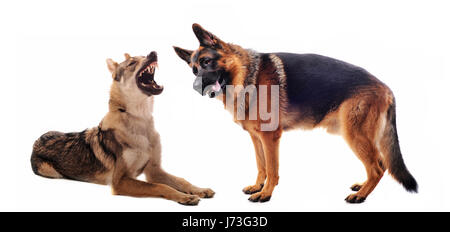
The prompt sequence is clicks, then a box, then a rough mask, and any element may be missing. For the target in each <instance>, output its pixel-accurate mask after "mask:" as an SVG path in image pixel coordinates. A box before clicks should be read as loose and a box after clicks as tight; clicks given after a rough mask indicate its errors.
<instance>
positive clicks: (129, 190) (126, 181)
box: [112, 176, 200, 205]
mask: <svg viewBox="0 0 450 232" xmlns="http://www.w3.org/2000/svg"><path fill="white" fill-rule="evenodd" d="M112 189H113V194H115V195H125V196H133V197H162V198H165V199H168V200H172V201H176V202H178V203H180V204H183V205H197V204H198V202H199V201H200V198H199V197H198V196H195V195H189V194H185V193H182V192H179V191H177V190H175V189H174V188H172V187H169V186H167V185H164V184H157V183H147V182H143V181H140V180H135V179H132V178H130V177H127V176H123V177H122V178H120V179H119V180H117V181H116V182H115V183H114V184H113V186H112Z"/></svg>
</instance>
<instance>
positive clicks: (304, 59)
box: [174, 24, 417, 203]
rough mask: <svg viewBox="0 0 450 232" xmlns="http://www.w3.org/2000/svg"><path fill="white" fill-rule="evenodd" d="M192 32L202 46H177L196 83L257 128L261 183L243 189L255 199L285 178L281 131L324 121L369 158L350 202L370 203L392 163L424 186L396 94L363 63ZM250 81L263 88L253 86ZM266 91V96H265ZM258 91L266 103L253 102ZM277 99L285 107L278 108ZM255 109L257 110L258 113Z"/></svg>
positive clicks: (401, 175)
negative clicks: (407, 159)
mask: <svg viewBox="0 0 450 232" xmlns="http://www.w3.org/2000/svg"><path fill="white" fill-rule="evenodd" d="M193 30H194V33H195V35H196V36H197V38H198V40H199V41H200V47H199V48H198V49H197V50H196V51H191V50H186V49H181V48H178V47H174V49H175V52H176V53H177V54H178V56H179V57H180V58H181V59H183V60H184V61H186V62H187V63H188V65H189V66H190V67H191V69H192V72H193V73H194V75H195V76H196V77H197V78H196V80H195V82H194V89H195V90H197V91H198V92H200V94H202V95H209V97H211V98H213V97H216V98H218V99H221V100H222V101H223V103H224V104H225V105H226V106H227V107H226V108H227V109H228V110H230V111H231V112H232V114H233V115H234V121H235V122H237V123H239V124H240V125H242V127H243V128H244V130H246V131H248V132H249V134H250V137H251V139H252V141H253V145H254V148H255V152H256V164H257V167H258V177H257V178H256V184H255V185H251V186H248V187H246V188H244V190H243V191H244V192H245V193H246V194H252V195H251V196H250V198H249V200H250V201H253V202H257V201H259V202H265V201H268V200H270V197H271V195H272V192H273V190H274V188H275V186H276V185H277V184H278V179H279V177H278V156H279V154H278V153H279V152H278V147H279V144H280V138H281V134H282V132H283V131H285V130H289V129H294V128H303V129H312V128H316V127H324V128H326V129H327V131H328V132H330V133H334V134H339V135H341V136H343V137H344V139H345V140H346V141H347V143H348V144H349V146H350V147H351V149H352V150H353V151H354V152H355V154H356V155H357V156H358V158H359V159H360V160H361V161H362V162H363V163H364V166H365V168H366V171H367V181H365V182H364V183H362V184H355V185H353V186H352V187H351V189H352V190H353V191H357V192H356V193H355V194H351V195H349V196H348V197H347V198H346V199H345V200H346V201H347V202H349V203H361V202H363V201H364V200H365V199H366V198H367V196H368V195H369V194H370V193H371V192H372V191H373V189H374V188H375V186H376V185H377V184H378V182H379V181H380V179H381V177H382V176H383V173H384V171H385V170H386V169H388V170H389V172H390V173H391V175H392V176H393V177H394V178H395V179H396V180H397V181H399V182H400V183H401V184H403V186H404V187H405V188H406V190H408V191H412V192H417V183H416V181H415V179H414V178H413V177H412V176H411V174H410V173H409V172H408V170H407V168H406V166H405V164H404V162H403V158H402V154H401V152H400V147H399V143H398V137H397V129H396V122H395V118H396V117H395V100H394V95H393V94H392V92H391V90H390V89H389V88H388V87H387V86H386V85H385V84H384V83H382V82H381V81H380V80H378V79H377V78H375V77H374V76H373V75H371V74H370V73H368V72H367V71H366V70H364V69H362V68H360V67H357V66H354V65H351V64H348V63H345V62H343V61H339V60H336V59H333V58H329V57H325V56H320V55H315V54H291V53H258V52H255V51H253V50H248V49H243V48H241V47H240V46H238V45H235V44H230V43H225V42H223V41H222V40H220V39H219V38H218V37H217V36H215V35H213V34H212V33H210V32H208V31H206V30H204V29H203V28H202V27H201V26H200V25H198V24H194V25H193ZM238 86H241V87H242V88H238ZM249 86H253V90H254V91H256V92H257V93H253V94H252V91H248V88H247V87H249ZM273 86H275V87H277V88H272V87H273ZM229 87H232V88H231V89H232V90H233V91H230V90H229ZM250 89H251V88H250ZM235 90H237V91H235ZM263 90H264V92H265V94H260V93H259V92H261V91H263ZM264 95H265V96H264ZM252 96H253V98H256V100H257V102H258V103H259V104H252V102H254V101H253V100H254V99H253V100H250V99H252ZM255 96H256V97H255ZM274 97H275V98H274ZM239 99H243V103H242V102H240V101H239ZM268 99H275V100H276V101H272V100H268ZM229 101H233V104H232V107H228V104H229ZM234 102H237V103H236V104H234ZM274 104H277V106H278V107H275V108H274V107H273V105H274ZM262 109H272V111H271V114H274V115H275V117H272V118H267V117H266V116H267V115H263V111H261V110H262ZM239 112H243V115H239ZM252 112H253V113H255V112H257V113H256V114H257V115H253V116H252ZM263 116H264V117H263ZM268 122H275V123H276V124H275V125H276V126H275V127H272V129H269V130H268V129H264V128H263V124H266V123H268ZM266 179H267V180H266Z"/></svg>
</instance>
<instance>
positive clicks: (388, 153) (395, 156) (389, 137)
mask: <svg viewBox="0 0 450 232" xmlns="http://www.w3.org/2000/svg"><path fill="white" fill-rule="evenodd" d="M386 116H387V118H386V119H387V121H386V128H385V131H384V135H383V138H382V139H381V146H382V148H383V154H384V156H385V164H386V166H387V169H388V171H389V173H390V174H391V175H392V176H393V177H394V178H395V179H396V180H397V181H398V182H400V183H401V184H402V185H403V187H405V189H406V190H407V191H408V192H417V191H418V190H417V188H418V186H417V182H416V180H415V179H414V177H413V176H412V175H411V173H409V171H408V169H407V168H406V166H405V163H404V162H403V158H402V153H401V152H400V145H399V142H398V135H397V125H396V115H395V102H394V103H392V104H391V106H389V109H388V111H387V115H386Z"/></svg>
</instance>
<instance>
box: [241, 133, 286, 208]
mask: <svg viewBox="0 0 450 232" xmlns="http://www.w3.org/2000/svg"><path fill="white" fill-rule="evenodd" d="M281 133H282V131H281V130H280V129H279V130H276V131H271V132H267V131H266V132H260V133H259V138H260V140H261V143H262V146H263V150H264V158H265V161H266V162H265V163H266V173H267V181H266V184H265V185H264V187H263V189H262V190H261V192H258V193H254V194H253V195H251V196H250V198H249V200H250V201H253V202H258V201H259V202H266V201H269V200H270V198H271V196H272V192H273V190H274V189H275V186H276V185H277V184H278V179H279V176H278V167H279V163H278V160H279V152H278V150H279V145H280V138H281Z"/></svg>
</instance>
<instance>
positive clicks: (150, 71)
mask: <svg viewBox="0 0 450 232" xmlns="http://www.w3.org/2000/svg"><path fill="white" fill-rule="evenodd" d="M157 61H158V58H157V55H156V52H151V53H150V54H149V55H148V56H147V58H146V60H145V61H144V64H143V65H142V67H141V68H140V69H139V71H138V72H137V75H136V84H137V86H138V88H139V89H140V90H141V91H142V92H143V93H145V94H147V95H149V96H150V95H158V94H160V93H162V91H163V89H164V87H163V86H160V85H158V84H157V83H156V81H155V79H154V75H155V68H156V67H158V62H157Z"/></svg>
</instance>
